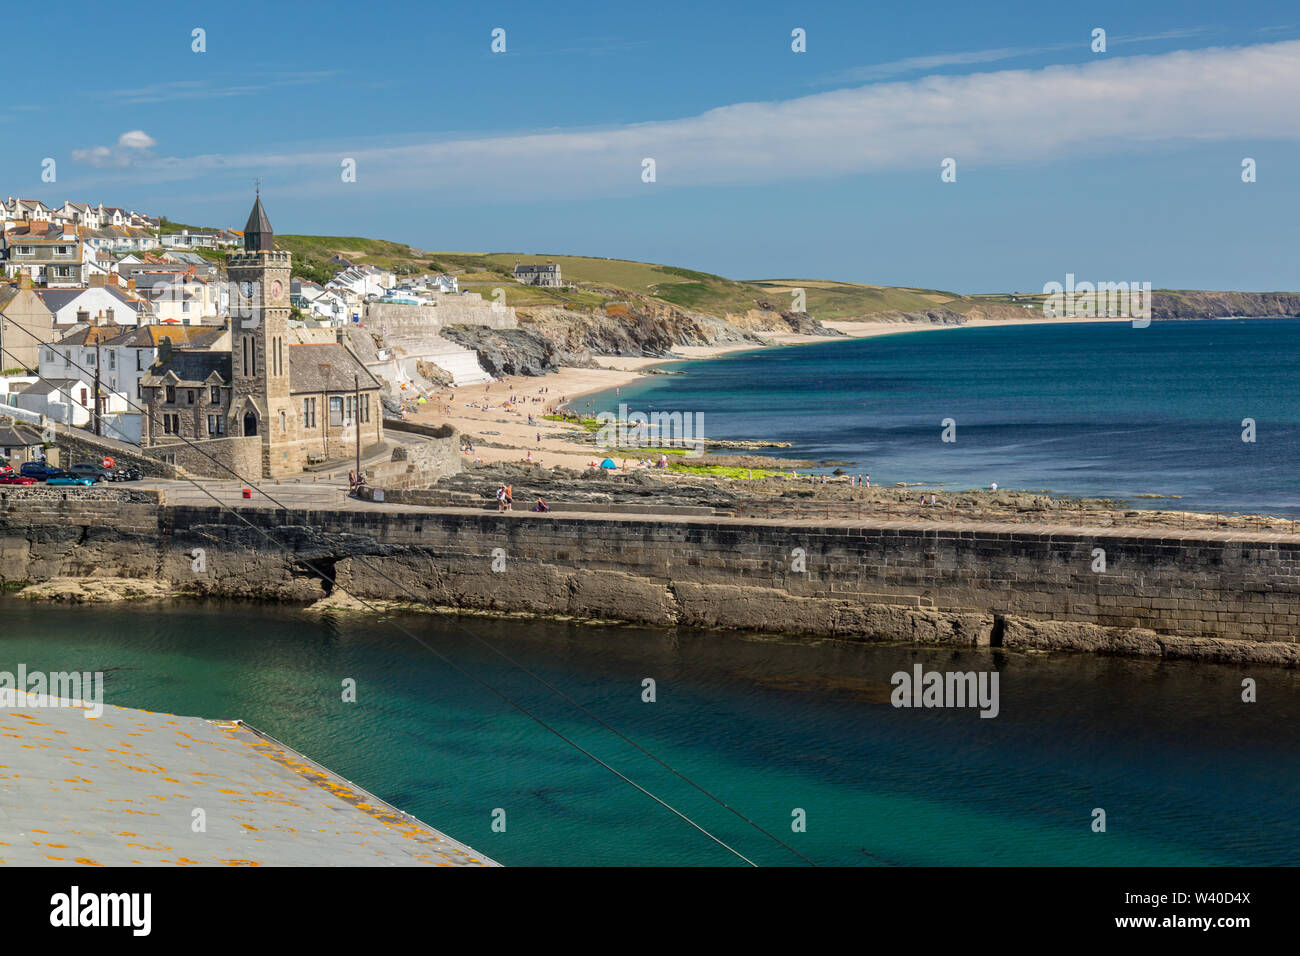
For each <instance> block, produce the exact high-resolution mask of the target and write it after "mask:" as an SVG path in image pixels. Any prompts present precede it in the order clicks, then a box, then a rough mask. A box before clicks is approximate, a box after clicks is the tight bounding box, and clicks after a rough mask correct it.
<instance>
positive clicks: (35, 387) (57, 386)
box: [18, 378, 89, 395]
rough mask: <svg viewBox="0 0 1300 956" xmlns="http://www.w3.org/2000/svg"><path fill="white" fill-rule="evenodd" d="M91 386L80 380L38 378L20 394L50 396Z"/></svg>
mask: <svg viewBox="0 0 1300 956" xmlns="http://www.w3.org/2000/svg"><path fill="white" fill-rule="evenodd" d="M83 384H89V383H86V382H85V381H84V380H82V379H79V378H38V379H37V380H36V381H34V382H32V383H31V384H30V385H27V386H25V387H23V388H22V389H21V390H20V391H19V393H18V394H20V395H26V394H28V393H31V394H32V395H49V394H50V393H51V392H66V391H68V390H69V389H71V388H73V387H74V386H77V385H83Z"/></svg>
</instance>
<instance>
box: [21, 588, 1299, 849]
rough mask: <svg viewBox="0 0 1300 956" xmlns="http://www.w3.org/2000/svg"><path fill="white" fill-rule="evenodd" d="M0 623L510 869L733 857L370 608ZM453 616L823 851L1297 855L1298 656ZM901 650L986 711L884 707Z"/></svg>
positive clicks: (702, 811) (613, 742)
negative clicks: (501, 827)
mask: <svg viewBox="0 0 1300 956" xmlns="http://www.w3.org/2000/svg"><path fill="white" fill-rule="evenodd" d="M0 619H2V620H3V621H4V628H3V632H2V633H3V636H0V670H9V671H13V670H15V669H16V667H17V664H18V663H19V662H23V663H25V664H26V665H27V666H28V668H29V669H42V670H61V669H77V670H92V671H93V670H103V671H106V672H107V674H106V681H105V696H106V702H107V703H109V704H119V705H123V706H131V707H143V708H147V709H151V710H161V711H169V712H173V713H183V714H197V715H201V716H205V717H226V718H230V717H239V718H242V719H244V720H247V721H248V722H249V723H251V724H252V725H253V726H255V727H258V728H260V729H262V730H264V731H266V732H268V733H270V734H272V735H274V736H276V737H278V738H280V739H281V740H283V741H285V742H286V743H288V744H289V745H291V746H293V747H295V748H297V749H299V750H301V751H302V752H304V753H306V754H307V755H309V756H311V757H312V758H314V759H316V760H318V761H320V762H321V763H323V764H325V765H326V766H328V767H330V768H331V769H333V770H335V771H336V772H338V773H340V774H341V775H343V776H344V777H346V778H348V779H350V780H352V781H354V782H355V783H357V784H359V785H361V786H363V787H366V788H367V789H369V790H371V791H372V792H374V793H375V794H377V795H379V796H380V797H383V798H384V799H386V800H389V801H390V802H392V803H394V804H396V805H397V806H399V807H401V808H403V809H405V810H408V811H410V812H412V813H414V814H416V815H417V816H419V817H420V818H422V819H424V820H425V821H426V822H428V823H430V824H431V825H433V826H435V827H438V828H440V829H442V830H444V831H446V832H447V833H449V834H451V835H452V836H454V837H456V838H458V839H460V840H463V841H465V842H467V843H469V844H470V845H471V846H473V847H475V848H476V849H478V850H480V851H481V852H483V853H485V854H487V855H489V856H492V857H494V858H496V859H498V860H500V861H501V862H503V863H507V864H687V865H690V864H728V863H732V862H737V861H736V860H735V858H734V857H731V856H730V855H729V854H728V853H727V852H726V851H725V850H723V849H721V848H720V847H718V846H717V845H716V844H714V843H712V842H711V841H709V840H708V839H707V838H705V837H703V836H701V835H700V834H699V833H698V832H697V831H695V830H693V829H691V828H690V827H688V826H687V825H686V824H684V823H682V822H681V821H680V820H679V819H677V818H676V817H674V816H673V815H672V814H670V813H669V812H668V811H666V810H664V809H663V808H661V807H659V806H658V805H656V804H655V803H653V802H652V801H650V800H649V799H648V798H646V797H645V796H644V795H642V794H640V793H637V792H636V791H635V790H633V789H632V788H630V787H628V786H627V785H626V784H624V783H623V782H621V781H619V780H618V779H617V778H615V777H613V776H612V775H611V774H610V773H609V772H608V771H606V770H604V769H602V768H600V767H599V766H596V765H595V764H593V763H592V762H591V761H589V760H588V759H587V758H585V757H583V756H582V755H580V754H578V753H577V752H576V751H574V750H572V749H571V748H569V747H568V746H567V745H566V744H564V743H563V742H562V741H561V740H559V739H558V738H556V737H555V736H553V735H551V734H550V733H548V732H547V731H546V730H544V729H543V728H541V727H540V726H539V725H538V724H536V723H534V722H533V721H531V720H529V719H528V718H526V717H524V716H523V715H520V714H519V713H517V712H516V711H514V710H512V709H511V708H510V707H509V706H507V705H506V704H504V703H503V702H502V701H501V700H499V699H498V698H497V697H495V696H493V695H492V694H491V693H489V692H488V691H486V690H484V689H483V688H481V687H479V686H478V685H476V684H474V683H473V682H472V681H470V680H467V679H466V678H465V677H463V676H461V675H460V674H457V673H456V672H455V671H453V670H452V669H450V668H448V667H447V666H446V665H444V664H443V663H441V662H439V661H438V660H437V659H436V658H435V657H434V656H432V655H431V654H429V652H428V651H426V650H424V649H423V648H421V647H419V646H418V644H416V643H414V642H413V641H411V640H410V639H409V638H407V637H405V636H403V635H401V634H400V633H399V632H398V631H396V630H395V629H394V628H392V627H391V626H389V625H386V624H384V623H382V622H377V621H373V620H369V619H363V618H347V619H340V620H339V621H331V620H321V619H320V618H316V617H313V616H310V615H307V614H305V613H303V612H300V611H295V610H288V609H277V608H273V607H268V606H263V605H253V604H233V603H232V604H198V605H180V606H173V607H167V606H152V605H149V606H132V607H129V608H110V609H104V608H71V607H50V606H35V605H31V604H28V603H27V602H23V601H19V600H16V599H12V598H9V599H0ZM399 620H400V621H401V623H402V625H403V626H404V627H407V628H409V629H410V630H412V631H413V632H415V633H416V634H418V635H420V636H421V637H422V638H423V639H425V640H427V641H428V642H430V643H431V644H433V645H434V646H436V647H437V648H438V649H439V650H440V651H442V652H443V653H445V654H447V655H448V656H449V657H451V658H452V659H453V660H455V661H456V662H457V663H459V664H460V665H461V666H463V667H466V668H467V669H469V670H471V671H473V672H474V673H476V674H478V675H480V676H481V677H482V678H484V679H485V680H487V681H488V682H489V683H491V684H492V685H494V686H496V687H498V688H499V689H500V690H502V691H503V692H504V693H507V694H509V695H510V696H512V697H515V698H516V699H518V700H519V701H520V702H521V703H523V704H524V705H525V706H526V707H528V708H529V709H531V710H533V711H534V712H535V713H537V714H538V715H539V716H541V717H542V718H543V719H545V720H546V721H547V722H548V723H550V724H551V725H552V726H554V727H556V728H557V729H560V730H561V731H562V732H564V733H565V734H567V735H570V736H571V737H572V738H573V739H575V740H576V741H577V742H579V743H580V744H581V745H582V746H583V747H585V748H587V749H589V750H590V751H592V752H593V753H595V754H596V755H598V756H600V757H601V758H602V759H605V760H607V761H609V762H610V763H611V764H612V765H614V766H615V767H617V768H618V769H619V770H620V771H622V772H624V773H626V774H628V776H630V777H631V778H632V779H634V780H636V781H637V782H638V783H640V784H642V785H643V786H645V787H646V788H647V789H649V790H651V791H653V792H654V793H656V794H658V795H660V796H661V797H662V798H663V799H665V800H666V801H667V802H669V803H671V804H672V805H674V806H676V807H678V808H679V809H680V810H682V811H683V812H685V813H687V814H688V815H689V816H691V817H692V818H694V819H696V820H697V821H698V822H699V823H700V824H701V825H703V826H705V827H706V828H708V829H709V830H711V831H713V832H715V833H716V834H718V836H719V837H721V838H722V839H724V840H725V841H727V842H728V843H730V844H732V845H733V846H735V847H736V848H737V849H738V850H740V851H741V852H743V853H745V854H746V855H748V856H750V857H751V858H752V859H754V860H755V861H756V862H758V863H761V864H789V863H798V862H799V861H798V859H797V858H795V857H793V856H791V855H790V854H789V853H787V852H786V851H785V850H783V849H781V848H780V847H779V846H776V845H775V844H773V843H771V842H770V841H768V840H767V839H766V838H765V837H763V836H762V835H760V834H758V833H757V832H755V831H753V830H751V829H750V828H748V827H747V826H745V825H744V824H743V823H741V822H740V821H738V820H736V819H735V818H734V817H732V816H731V815H730V814H728V813H727V812H726V811H724V810H722V809H721V808H719V807H718V806H716V805H715V804H712V803H711V802H709V801H708V799H707V798H705V797H704V796H702V795H701V794H699V793H698V792H697V791H695V790H693V789H692V788H690V787H689V786H688V785H686V784H684V783H682V782H681V781H680V780H678V779H677V778H675V777H673V776H672V775H671V774H670V773H669V772H668V771H666V770H664V769H663V768H662V767H659V766H658V765H656V764H654V763H653V762H652V761H650V760H649V759H648V758H646V757H645V756H643V755H641V754H639V753H637V752H636V751H635V750H633V749H632V748H631V747H629V746H628V745H627V744H624V743H622V742H621V741H619V740H617V738H615V737H613V736H611V735H610V734H609V733H608V732H607V731H604V730H603V729H601V728H600V727H598V726H597V725H595V724H593V723H591V722H590V721H588V720H586V719H585V718H583V717H581V716H580V715H578V714H576V712H574V711H573V710H572V709H571V708H568V707H567V705H565V704H563V703H562V702H560V701H558V700H557V699H556V698H555V697H554V696H552V695H550V694H549V692H547V691H545V690H543V689H542V688H540V687H539V686H538V685H536V684H535V683H533V682H532V681H531V680H530V679H529V678H528V677H526V676H524V675H523V674H521V673H520V672H518V671H517V670H515V669H513V668H511V667H510V666H508V665H507V664H506V663H505V662H504V661H502V659H501V658H499V657H497V656H495V655H494V654H493V653H492V652H490V651H488V650H486V649H484V648H483V647H482V646H480V645H478V644H477V643H475V642H474V641H473V640H471V639H470V638H468V637H466V636H465V634H464V632H463V631H462V630H461V629H460V628H459V627H458V626H457V625H455V624H452V623H448V622H447V621H445V620H443V619H440V618H437V617H433V616H428V615H411V616H405V617H401V618H399ZM464 623H465V624H466V626H468V627H470V628H472V629H473V630H474V631H475V632H476V633H479V634H482V635H484V636H485V637H487V638H488V639H490V640H491V641H492V642H494V643H495V644H496V645H498V646H499V647H501V648H503V649H505V650H506V651H507V652H508V653H509V654H510V655H511V656H513V657H515V658H516V659H518V660H519V661H521V662H522V663H524V664H525V665H526V666H528V667H530V668H533V669H535V670H536V671H537V672H538V673H540V674H541V675H543V676H545V677H546V678H547V679H548V680H550V681H551V682H553V683H555V684H556V685H558V686H559V687H560V688H562V689H563V690H564V691H565V692H567V693H569V694H571V695H572V696H573V697H574V698H575V699H577V700H578V701H580V702H581V703H582V704H583V705H584V706H587V707H589V708H590V709H591V710H593V711H594V712H595V713H597V714H599V715H600V716H601V717H602V718H604V719H605V720H607V721H609V722H610V723H611V724H612V725H614V726H615V727H617V728H618V729H620V730H622V731H623V732H624V733H626V734H628V735H629V736H631V737H632V738H633V739H634V740H636V741H638V742H639V743H641V744H642V745H643V746H645V747H646V748H647V749H649V750H651V751H652V752H654V753H656V754H657V755H659V756H660V757H662V758H663V759H664V760H666V761H667V762H669V763H670V764H672V765H674V766H676V767H677V768H678V769H680V770H681V771H683V772H684V773H686V774H687V775H688V776H690V777H691V778H692V779H694V780H696V781H697V782H698V783H699V784H700V785H701V786H704V787H705V788H707V789H709V790H710V791H712V792H713V793H715V794H717V795H718V796H720V797H722V798H723V799H725V800H726V801H728V802H729V803H730V804H732V805H733V806H735V807H737V808H738V809H740V810H742V811H743V812H744V813H746V814H747V815H749V816H751V817H752V818H754V819H755V820H757V821H759V822H761V823H762V824H763V825H764V826H765V827H766V828H768V829H770V830H771V831H772V832H774V833H776V834H777V835H779V836H780V837H781V838H782V839H783V840H786V841H788V842H790V843H791V844H793V845H794V846H796V847H798V848H799V850H800V851H801V852H803V853H805V854H806V855H808V856H809V857H811V858H812V859H814V860H815V861H817V862H818V863H822V864H847V865H895V864H904V865H906V864H977V865H978V864H999V865H1003V864H1026V865H1028V864H1043V865H1068V864H1087V865H1184V864H1187V865H1194V864H1297V863H1300V817H1298V815H1297V813H1296V807H1297V806H1300V739H1298V737H1297V735H1296V734H1295V733H1294V731H1293V728H1294V727H1295V726H1296V725H1297V721H1300V694H1297V690H1298V689H1300V687H1298V685H1300V675H1297V673H1296V672H1295V671H1288V670H1283V669H1262V668H1250V669H1244V668H1236V667H1225V666H1213V665H1196V666H1192V665H1187V664H1177V663H1157V662H1150V661H1131V660H1118V659H1106V658H1098V657H1091V656H1084V655H1059V656H1053V657H1044V656H1028V655H1017V654H1010V653H1005V652H1002V651H986V652H976V651H951V650H935V649H922V648H914V647H893V646H857V645H851V644H844V643H835V642H825V643H819V644H809V643H791V642H784V641H776V640H771V639H766V638H761V639H760V638H757V637H752V638H751V637H746V636H744V635H731V634H719V633H712V632H704V631H691V630H684V629H679V630H675V631H651V630H644V629H639V628H605V627H593V626H579V625H565V624H559V623H550V622H536V623H534V622H520V621H493V620H486V619H482V618H472V619H465V620H464ZM914 662H920V663H922V664H923V665H924V666H925V668H926V669H927V670H929V669H937V670H987V669H990V668H996V669H997V670H998V671H999V672H1000V674H1001V684H1000V691H1001V693H1000V703H1001V712H1000V714H999V716H998V717H997V718H995V719H991V720H990V719H981V718H980V717H979V716H978V714H977V712H976V711H974V710H954V709H949V710H922V709H917V710H913V709H896V708H894V707H892V706H890V705H889V703H888V700H889V692H890V690H891V687H890V683H889V681H890V676H891V675H892V674H893V673H894V672H895V671H899V670H908V671H910V670H911V667H912V665H913V663H914ZM1243 676H1250V677H1253V678H1255V679H1256V680H1257V681H1258V684H1259V691H1258V694H1259V702H1258V703H1255V704H1244V703H1242V702H1241V700H1240V692H1241V689H1240V685H1241V680H1242V678H1243ZM647 677H649V678H653V679H654V680H655V681H656V684H657V700H656V702H654V703H644V702H642V699H641V693H642V681H643V679H645V678H647ZM345 678H353V679H355V680H356V682H357V687H358V701H357V703H355V704H345V703H343V702H342V700H341V686H342V681H343V680H344V679H345ZM4 746H5V745H4V743H3V742H0V753H2V752H3V748H4ZM0 762H4V761H3V760H0ZM496 808H503V809H505V810H506V820H507V828H506V832H505V833H493V832H492V831H491V827H490V824H491V815H492V811H493V810H494V809H496ZM796 808H798V809H802V810H804V811H806V814H807V832H806V833H793V832H792V831H791V820H792V812H793V811H794V810H795V809H796ZM1094 808H1102V809H1104V810H1105V811H1106V813H1107V823H1108V826H1107V832H1106V833H1104V834H1099V833H1093V832H1091V830H1090V823H1091V820H1092V816H1091V815H1092V811H1093V809H1094Z"/></svg>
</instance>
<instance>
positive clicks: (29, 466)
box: [20, 461, 66, 481]
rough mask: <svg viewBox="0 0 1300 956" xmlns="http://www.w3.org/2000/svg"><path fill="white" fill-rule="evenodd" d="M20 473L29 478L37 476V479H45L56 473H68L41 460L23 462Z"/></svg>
mask: <svg viewBox="0 0 1300 956" xmlns="http://www.w3.org/2000/svg"><path fill="white" fill-rule="evenodd" d="M20 473H21V474H22V475H24V476H25V477H27V478H35V479H36V480H37V481H44V480H45V479H47V478H53V477H54V476H56V475H62V474H66V472H64V470H63V469H62V468H55V467H54V466H53V465H46V464H43V463H41V462H39V461H26V462H23V466H22V469H21V471H20Z"/></svg>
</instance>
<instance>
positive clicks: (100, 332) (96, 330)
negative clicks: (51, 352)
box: [53, 325, 122, 346]
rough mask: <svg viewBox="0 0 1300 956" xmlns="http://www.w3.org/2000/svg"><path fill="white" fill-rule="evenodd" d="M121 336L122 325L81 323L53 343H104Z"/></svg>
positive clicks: (56, 344)
mask: <svg viewBox="0 0 1300 956" xmlns="http://www.w3.org/2000/svg"><path fill="white" fill-rule="evenodd" d="M121 336H122V327H121V326H120V325H81V326H78V327H77V328H75V329H73V330H72V331H71V332H69V333H68V334H67V335H65V336H64V337H63V338H61V339H59V340H58V341H57V342H55V343H53V345H55V346H58V345H103V344H105V343H106V342H110V341H112V340H113V339H117V338H121ZM114 344H116V343H114Z"/></svg>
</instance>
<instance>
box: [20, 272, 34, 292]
mask: <svg viewBox="0 0 1300 956" xmlns="http://www.w3.org/2000/svg"><path fill="white" fill-rule="evenodd" d="M31 287H32V277H31V275H30V274H29V273H26V272H20V273H18V288H20V289H30V288H31Z"/></svg>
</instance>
